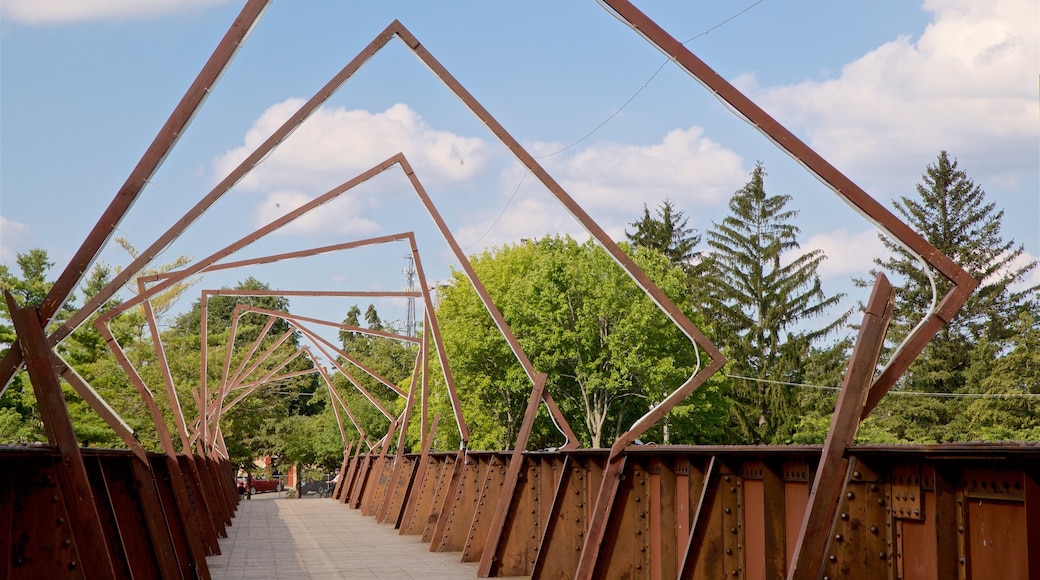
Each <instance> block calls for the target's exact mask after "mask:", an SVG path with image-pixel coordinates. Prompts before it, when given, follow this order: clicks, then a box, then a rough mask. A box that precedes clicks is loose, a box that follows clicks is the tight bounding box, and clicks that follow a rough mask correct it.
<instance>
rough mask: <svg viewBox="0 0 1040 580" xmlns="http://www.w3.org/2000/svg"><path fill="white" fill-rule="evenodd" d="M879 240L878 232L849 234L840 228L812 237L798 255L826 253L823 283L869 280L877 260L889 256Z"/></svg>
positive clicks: (820, 270)
mask: <svg viewBox="0 0 1040 580" xmlns="http://www.w3.org/2000/svg"><path fill="white" fill-rule="evenodd" d="M877 236H878V232H877V230H873V229H871V230H865V231H859V232H850V231H849V230H848V229H846V228H841V229H839V230H834V231H831V232H823V233H819V234H816V235H814V236H811V237H810V238H809V239H808V240H806V241H805V242H803V243H802V244H801V249H800V251H799V253H800V254H804V253H806V252H809V251H812V250H823V253H824V254H825V255H826V256H827V259H826V260H824V261H823V262H821V263H820V268H819V274H820V278H822V279H825V280H826V279H836V278H845V277H849V276H857V277H868V272H870V269H871V268H873V267H874V263H873V260H874V258H879V257H883V256H885V255H887V250H886V249H885V247H884V246H883V245H882V244H881V241H880V240H879V239H878V237H877Z"/></svg>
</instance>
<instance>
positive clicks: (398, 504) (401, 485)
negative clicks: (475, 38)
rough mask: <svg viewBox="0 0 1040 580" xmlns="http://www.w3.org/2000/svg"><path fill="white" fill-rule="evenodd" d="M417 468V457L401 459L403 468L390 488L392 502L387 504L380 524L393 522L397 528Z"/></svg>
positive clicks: (398, 471)
mask: <svg viewBox="0 0 1040 580" xmlns="http://www.w3.org/2000/svg"><path fill="white" fill-rule="evenodd" d="M417 467H418V458H417V457H413V456H408V455H404V456H402V457H401V466H400V467H398V468H397V479H396V480H395V481H394V482H393V487H391V488H390V500H389V502H388V503H387V506H386V511H385V512H384V513H383V514H382V517H381V518H380V519H379V520H378V521H379V522H380V523H384V522H391V523H393V524H394V526H395V527H396V526H397V521H398V520H399V519H400V517H401V511H402V510H403V509H404V501H405V499H406V498H407V497H408V492H409V490H410V489H411V487H412V480H413V478H414V477H415V471H416V468H417Z"/></svg>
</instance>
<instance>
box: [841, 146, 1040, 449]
mask: <svg viewBox="0 0 1040 580" xmlns="http://www.w3.org/2000/svg"><path fill="white" fill-rule="evenodd" d="M916 190H917V196H916V197H915V198H910V197H905V196H904V197H902V198H900V199H899V200H897V201H896V202H895V206H896V211H897V212H898V213H899V214H901V215H902V216H903V217H904V218H905V219H906V221H907V223H908V224H909V225H910V226H911V227H912V228H914V229H915V230H917V231H918V232H919V233H920V234H921V235H922V236H924V237H925V239H927V240H928V241H929V242H930V243H931V244H932V245H933V246H935V247H936V248H937V249H938V250H939V251H941V252H943V253H944V254H946V255H947V256H950V257H951V258H952V259H953V261H954V262H956V263H958V264H960V265H961V266H962V267H963V268H964V269H965V270H967V272H968V273H969V274H971V275H972V276H973V277H974V278H976V279H977V280H979V281H980V282H981V283H980V286H979V288H978V289H977V290H976V291H975V292H974V293H973V294H972V295H971V296H969V297H968V300H967V302H966V303H965V304H964V306H963V307H962V308H961V310H960V311H959V312H958V313H957V315H956V316H954V317H953V319H952V320H950V322H949V323H948V324H947V325H945V326H944V327H943V328H942V330H940V331H939V333H938V335H936V337H935V338H934V339H932V341H931V342H930V343H929V344H928V345H927V346H926V347H925V350H924V352H923V353H922V355H921V356H920V357H919V358H918V359H917V361H915V362H914V364H913V365H911V367H910V368H909V370H908V371H907V373H906V375H905V376H904V377H903V379H902V380H901V382H900V384H898V385H897V388H899V389H902V390H906V391H915V392H924V393H936V394H939V395H964V396H963V397H961V396H957V397H953V398H950V397H945V398H940V397H936V396H932V397H921V396H910V397H908V396H904V397H898V398H894V397H889V398H890V399H892V401H890V402H889V404H888V406H887V409H885V410H883V409H882V408H881V407H879V408H878V409H877V410H875V414H877V415H879V424H882V425H884V426H885V428H886V429H888V430H889V432H891V433H893V434H894V435H895V436H897V437H899V438H900V439H906V440H910V441H914V442H931V441H959V440H972V439H979V438H982V439H1001V438H1018V437H1020V436H1028V434H1029V433H1031V431H1030V430H1031V429H1032V423H1031V422H1030V421H1029V420H1026V419H1024V418H1023V414H1026V415H1027V414H1029V411H1028V409H1029V408H1030V407H1029V405H1031V404H1032V403H1031V402H1029V400H1028V399H1023V398H1008V399H999V398H979V397H977V395H979V394H983V393H1011V392H1015V393H1019V394H1021V393H1025V392H1027V389H1028V388H1027V387H1023V383H1021V382H1019V381H1020V380H1025V381H1027V384H1028V377H1030V376H1035V373H1034V374H1032V375H1031V374H1030V372H1029V371H1028V365H1029V364H1030V363H1031V362H1033V361H1030V360H1029V355H1028V354H1026V353H1028V352H1029V351H1028V347H1025V348H1023V347H1022V345H1024V344H1028V343H1029V340H1030V334H1031V333H1032V332H1033V330H1031V325H1032V326H1035V312H1036V311H1037V297H1038V292H1037V290H1038V288H1037V287H1035V286H1034V287H1029V286H1025V285H1022V284H1021V283H1022V282H1023V281H1024V279H1025V277H1026V276H1027V275H1028V274H1029V273H1030V272H1031V271H1032V270H1033V269H1035V268H1036V267H1037V263H1036V262H1035V261H1033V262H1026V263H1024V264H1021V265H1018V264H1019V263H1020V260H1021V257H1022V256H1023V254H1024V249H1023V247H1022V246H1021V245H1020V244H1019V245H1016V244H1015V242H1014V240H1008V241H1005V240H1004V239H1003V238H1002V237H1001V235H1000V230H1001V221H1002V219H1003V215H1004V212H1003V211H1002V210H999V211H998V210H997V208H996V207H995V205H994V204H993V203H989V202H987V201H986V196H985V192H984V191H983V190H982V188H981V187H979V186H978V185H976V184H975V183H974V182H973V181H972V180H971V179H970V178H968V176H967V174H966V173H965V172H964V171H962V170H960V169H958V166H957V161H956V160H955V159H953V160H951V158H950V157H949V155H948V154H947V153H946V152H945V151H942V152H940V153H939V156H938V158H937V160H936V162H935V163H934V164H930V165H929V166H928V167H927V169H926V171H925V173H924V175H923V176H922V179H921V183H919V184H918V185H917V188H916ZM881 239H882V241H883V242H884V243H885V246H886V248H887V249H888V250H889V252H890V255H889V256H888V257H887V258H885V259H876V260H875V264H876V265H877V266H879V267H880V268H881V269H882V270H884V271H886V272H890V273H893V274H894V275H895V277H896V278H895V279H894V280H893V283H895V284H896V285H897V294H896V306H895V312H894V316H893V322H892V330H891V332H890V336H891V337H892V340H893V342H894V341H898V340H901V339H902V338H903V337H905V336H906V335H907V334H908V333H909V332H910V329H911V328H912V327H913V326H914V325H916V324H917V323H918V321H919V320H920V319H921V318H922V317H923V316H924V315H925V313H927V312H928V309H929V308H930V307H931V305H932V293H933V289H932V286H931V283H930V282H929V278H928V275H927V273H926V272H925V271H923V270H922V267H921V264H920V262H919V260H917V259H916V258H914V257H912V256H911V255H910V254H908V253H907V252H906V251H905V250H904V249H903V248H902V247H900V246H897V245H896V244H894V243H893V242H891V241H889V240H887V239H886V238H883V237H882V238H881ZM934 277H935V279H936V280H935V282H936V288H935V292H936V295H937V296H938V297H940V298H941V297H942V296H944V295H945V294H946V293H947V292H948V291H949V289H950V287H951V283H950V282H949V281H947V280H946V279H945V278H943V277H941V276H939V275H935V276H934ZM857 282H858V283H860V284H864V285H865V284H866V282H865V281H862V280H859V281H857ZM1023 360H1025V361H1026V362H1025V364H1024V365H1021V364H1020V363H1021V362H1022V361H1023ZM1019 377H1021V379H1020V378H1019ZM1035 384H1036V380H1035V379H1033V381H1032V383H1031V385H1035ZM1002 418H1007V419H1008V421H1007V422H1002V421H1001V419H1002Z"/></svg>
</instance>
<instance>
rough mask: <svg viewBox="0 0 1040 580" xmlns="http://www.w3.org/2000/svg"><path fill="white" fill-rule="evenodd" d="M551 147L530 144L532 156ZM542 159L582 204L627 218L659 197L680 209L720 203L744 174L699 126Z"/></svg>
mask: <svg viewBox="0 0 1040 580" xmlns="http://www.w3.org/2000/svg"><path fill="white" fill-rule="evenodd" d="M553 150H558V147H556V146H555V145H552V144H547V143H539V144H536V145H535V146H533V147H532V151H533V153H534V155H535V156H536V157H537V156H538V155H539V153H545V152H550V151H553ZM542 163H543V164H544V165H545V167H546V169H548V170H549V172H550V173H551V174H553V175H554V176H555V177H556V179H557V180H558V181H559V182H560V184H561V185H563V187H564V189H566V190H567V191H568V193H570V194H571V195H572V196H573V197H574V198H575V199H576V200H577V201H578V203H580V204H581V205H582V206H583V207H585V208H586V209H588V210H589V211H597V210H600V211H604V212H607V213H608V214H610V213H614V214H623V215H624V217H625V219H627V220H628V221H632V220H633V219H635V218H636V217H638V215H639V212H640V211H641V210H642V208H643V203H647V205H649V206H655V205H657V204H658V203H660V201H664V200H665V199H670V200H672V201H673V202H676V205H678V206H679V207H680V208H696V207H698V206H699V207H704V206H711V207H714V206H718V205H721V204H723V203H725V201H726V200H727V199H729V196H730V195H731V194H732V193H733V191H734V190H736V189H737V188H739V187H740V185H741V184H742V183H743V182H744V181H745V180H746V179H747V172H746V171H745V170H744V168H743V167H742V159H741V157H740V155H738V154H737V153H735V152H733V151H731V150H729V149H726V148H725V147H723V146H722V145H720V144H718V143H716V142H715V141H712V140H711V139H708V138H707V137H705V136H704V130H703V129H702V128H700V127H690V128H689V129H675V130H672V131H670V132H669V133H668V134H667V135H665V136H664V138H663V139H662V140H661V142H660V143H654V144H652V145H624V144H616V143H601V144H596V145H592V146H590V147H587V148H585V149H581V150H579V151H578V152H577V153H575V154H573V155H561V156H556V157H550V158H548V159H545V160H543V161H542ZM687 213H689V212H687Z"/></svg>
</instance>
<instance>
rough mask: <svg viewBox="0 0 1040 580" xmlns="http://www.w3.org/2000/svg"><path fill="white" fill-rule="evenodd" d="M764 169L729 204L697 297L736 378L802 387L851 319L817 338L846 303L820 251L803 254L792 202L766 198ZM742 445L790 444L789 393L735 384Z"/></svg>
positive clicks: (713, 235)
mask: <svg viewBox="0 0 1040 580" xmlns="http://www.w3.org/2000/svg"><path fill="white" fill-rule="evenodd" d="M765 175H766V173H765V170H764V169H763V167H762V165H761V164H759V165H757V166H756V167H755V169H754V170H752V172H751V180H750V181H749V182H748V183H747V184H746V185H745V186H744V187H743V188H741V189H739V190H738V191H737V192H736V193H734V194H733V197H732V198H731V199H730V202H729V207H730V212H731V214H730V215H729V216H728V217H726V218H725V219H724V220H723V221H722V223H721V224H714V227H713V229H712V230H710V231H709V232H708V246H709V247H710V248H711V252H710V254H709V255H708V257H707V259H706V260H705V264H704V275H703V276H702V277H701V278H700V280H699V281H698V282H699V285H700V290H699V291H698V293H699V296H700V297H701V299H700V301H701V306H702V308H703V311H704V318H705V319H706V320H708V321H710V324H711V332H710V334H711V337H712V338H713V340H715V341H716V344H719V345H720V346H721V347H722V349H723V352H724V353H725V354H726V356H727V357H728V358H730V359H731V361H732V362H731V367H730V371H729V372H730V374H731V375H740V376H746V377H750V378H753V379H767V380H774V381H798V380H800V375H801V369H802V363H803V359H804V358H805V357H806V356H808V354H809V352H810V348H811V347H812V345H813V344H814V343H815V342H817V341H818V340H819V339H821V338H822V337H823V336H824V335H826V334H827V333H829V332H831V331H833V330H835V329H837V328H838V327H839V326H841V325H842V324H844V322H845V320H846V319H847V318H848V316H849V312H846V313H844V314H843V315H841V316H839V317H838V318H837V319H835V320H834V321H832V322H830V323H827V324H825V325H824V326H823V327H822V328H819V329H818V330H804V329H803V323H804V322H805V321H807V320H809V319H812V318H818V317H820V316H823V315H825V314H826V313H827V311H828V310H829V309H830V308H831V307H832V306H834V305H835V304H837V303H838V301H840V300H841V299H842V297H843V295H842V294H837V295H834V296H830V297H828V296H827V295H825V294H824V292H823V290H822V288H821V285H820V277H819V274H818V272H817V270H818V268H819V266H820V264H821V262H823V260H824V259H825V258H826V256H825V255H824V254H823V252H822V251H821V250H813V251H810V252H805V253H798V250H799V244H798V240H797V236H798V232H799V230H798V228H797V227H796V226H794V225H793V224H792V223H791V220H793V219H794V217H795V216H796V215H797V212H796V211H793V210H788V209H785V208H786V206H787V203H788V202H789V201H790V199H791V196H789V195H774V196H769V195H766V191H765V185H764V177H765ZM732 394H733V396H734V399H735V403H736V404H735V405H734V406H733V409H734V411H735V419H736V432H735V433H734V434H733V435H734V437H735V438H738V439H741V440H743V441H745V442H750V443H761V442H781V441H784V440H786V439H787V438H788V437H789V435H790V433H791V432H792V431H793V429H794V427H795V425H796V423H797V421H798V415H799V412H798V409H797V404H796V400H795V397H794V395H793V393H792V392H791V390H790V388H789V387H786V386H781V385H776V384H775V383H765V382H761V381H748V380H742V379H735V380H734V383H733V393H732Z"/></svg>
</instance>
